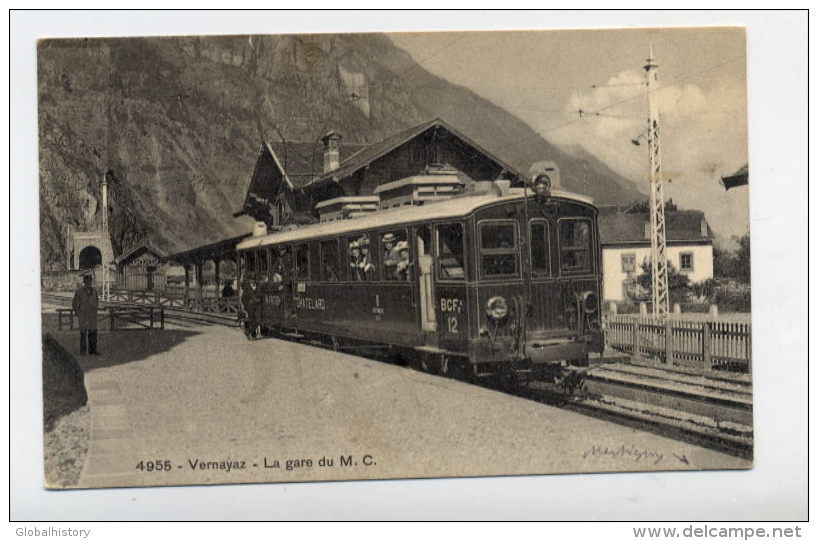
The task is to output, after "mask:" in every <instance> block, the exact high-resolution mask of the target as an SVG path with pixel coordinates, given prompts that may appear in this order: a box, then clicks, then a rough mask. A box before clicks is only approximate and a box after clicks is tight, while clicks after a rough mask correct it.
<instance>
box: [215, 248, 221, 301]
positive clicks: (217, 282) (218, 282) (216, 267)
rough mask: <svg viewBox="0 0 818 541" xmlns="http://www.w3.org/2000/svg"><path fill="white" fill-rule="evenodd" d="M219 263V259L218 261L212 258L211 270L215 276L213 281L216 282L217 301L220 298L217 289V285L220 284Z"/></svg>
mask: <svg viewBox="0 0 818 541" xmlns="http://www.w3.org/2000/svg"><path fill="white" fill-rule="evenodd" d="M219 263H221V259H219V258H218V257H214V258H213V266H214V269H213V270H214V271H215V274H216V277H215V281H216V298H217V299H218V298H219V297H221V296H222V294H221V290H220V289H219V285H220V284H221V279H220V278H219Z"/></svg>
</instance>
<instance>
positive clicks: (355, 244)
mask: <svg viewBox="0 0 818 541" xmlns="http://www.w3.org/2000/svg"><path fill="white" fill-rule="evenodd" d="M360 247H361V245H360V243H359V242H358V241H357V240H353V241H352V242H350V243H349V249H350V250H352V249H353V248H360Z"/></svg>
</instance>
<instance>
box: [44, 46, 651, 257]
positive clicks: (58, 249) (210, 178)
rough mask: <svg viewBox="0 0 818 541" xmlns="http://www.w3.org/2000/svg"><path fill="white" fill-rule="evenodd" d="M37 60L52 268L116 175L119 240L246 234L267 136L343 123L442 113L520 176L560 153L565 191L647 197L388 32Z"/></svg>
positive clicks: (98, 49)
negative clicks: (247, 196) (434, 71)
mask: <svg viewBox="0 0 818 541" xmlns="http://www.w3.org/2000/svg"><path fill="white" fill-rule="evenodd" d="M38 64H39V130H40V142H41V143H40V169H41V173H40V192H41V198H40V233H41V258H42V264H43V268H44V269H57V268H61V266H62V265H63V264H64V257H63V256H62V254H64V243H65V235H64V230H65V227H66V226H67V225H70V226H71V227H72V228H74V229H79V230H82V229H89V228H92V227H94V224H95V223H97V222H98V220H99V216H100V211H101V208H100V203H99V182H100V180H101V178H102V175H103V174H104V173H105V172H106V171H111V172H112V174H113V176H114V177H115V179H116V180H115V182H114V183H113V185H112V187H111V209H112V214H111V230H112V237H113V239H112V240H113V244H114V250H115V251H116V252H117V253H121V252H122V251H124V250H126V249H128V248H130V247H132V246H134V245H135V244H138V243H140V242H145V241H147V242H151V243H152V244H154V245H155V246H156V247H157V248H159V249H160V250H164V251H166V252H172V251H178V250H182V249H186V248H189V247H193V246H196V245H199V244H202V243H206V242H210V241H215V240H218V239H220V238H224V237H226V236H230V235H236V234H239V233H242V232H244V231H245V230H246V227H247V225H246V223H242V222H239V221H237V220H235V219H233V218H232V213H233V212H235V211H236V210H238V209H239V207H240V206H241V203H242V201H243V198H244V193H245V191H246V189H247V185H248V183H249V179H250V176H251V174H252V171H253V166H254V163H255V159H256V155H257V150H258V148H259V146H260V141H261V139H262V138H267V139H269V140H271V141H278V140H280V138H281V137H282V136H283V137H284V138H285V139H286V140H288V141H304V142H310V143H312V142H314V141H315V140H316V138H317V137H318V136H320V135H321V134H323V133H325V132H326V131H327V130H329V129H333V130H336V131H338V132H339V133H341V134H342V135H343V137H344V139H345V140H346V141H354V142H361V143H368V142H374V141H378V140H380V139H383V138H385V137H387V136H389V135H391V134H393V133H395V132H397V131H399V130H402V129H405V128H407V127H410V126H413V125H416V124H419V123H421V122H424V121H426V120H429V119H431V118H434V117H437V116H440V117H442V118H444V119H445V120H446V121H447V122H449V123H451V124H452V125H454V126H455V127H457V128H458V129H460V130H461V131H463V132H464V133H466V134H467V135H469V136H470V137H473V138H474V139H475V140H476V141H477V142H478V143H480V144H481V145H484V146H485V147H486V148H487V149H489V150H491V151H493V152H495V153H496V154H497V155H498V156H500V157H502V158H503V159H505V160H507V161H509V162H510V163H511V164H512V165H514V166H515V167H517V168H519V169H520V170H522V171H527V170H528V167H529V166H530V164H531V163H533V162H535V161H540V160H544V159H550V160H554V161H556V162H557V163H558V164H559V165H560V168H561V171H562V178H563V186H564V187H565V188H566V189H569V190H573V191H577V192H580V193H585V194H587V195H590V196H592V197H594V198H595V199H596V200H597V201H598V202H600V203H617V202H621V203H624V202H627V201H631V200H633V199H638V198H640V195H639V193H638V191H637V189H636V188H635V186H634V185H633V184H632V183H631V182H630V181H628V180H627V179H624V178H622V177H620V176H618V175H616V173H614V172H613V171H611V170H609V169H607V168H606V167H605V166H604V165H603V164H601V163H599V162H598V160H596V159H595V158H594V157H593V156H590V155H587V154H585V155H581V156H578V155H571V154H569V153H566V152H563V151H562V150H561V149H559V148H557V147H555V146H553V145H551V144H550V143H548V142H547V141H545V140H544V139H543V138H542V137H540V136H539V135H537V134H536V133H535V132H534V131H533V130H532V129H531V128H530V127H529V126H528V125H526V124H525V123H524V122H523V121H521V120H520V119H517V118H515V117H514V116H512V115H510V114H509V113H507V112H505V111H504V110H502V109H500V108H498V107H496V106H494V105H493V104H491V103H490V102H488V101H487V100H485V99H483V98H480V97H479V96H477V95H476V94H474V93H473V92H471V91H469V90H468V89H465V88H462V87H459V86H456V85H452V84H451V83H448V82H446V81H444V80H442V79H440V78H438V77H436V76H434V75H431V74H430V73H428V72H426V71H425V70H424V69H423V68H421V67H419V66H417V65H416V64H415V63H414V61H413V60H412V58H411V57H410V56H409V55H408V54H407V53H405V52H404V51H403V50H401V49H399V48H397V47H396V46H394V45H393V44H392V42H391V41H390V40H389V38H388V37H387V36H385V35H380V34H366V35H362V34H359V35H355V34H347V35H301V36H261V37H259V36H252V37H250V36H224V37H176V38H153V39H136V38H135V39H119V40H116V39H76V40H51V41H43V42H41V43H40V45H39V51H38Z"/></svg>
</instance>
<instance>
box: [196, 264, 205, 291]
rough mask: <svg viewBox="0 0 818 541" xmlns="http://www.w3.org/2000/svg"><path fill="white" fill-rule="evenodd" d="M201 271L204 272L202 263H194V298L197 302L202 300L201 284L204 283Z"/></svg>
mask: <svg viewBox="0 0 818 541" xmlns="http://www.w3.org/2000/svg"><path fill="white" fill-rule="evenodd" d="M203 270H204V262H202V261H197V262H196V296H197V298H198V299H199V301H201V300H202V282H203V281H204V279H203V278H204V275H203V272H202V271H203Z"/></svg>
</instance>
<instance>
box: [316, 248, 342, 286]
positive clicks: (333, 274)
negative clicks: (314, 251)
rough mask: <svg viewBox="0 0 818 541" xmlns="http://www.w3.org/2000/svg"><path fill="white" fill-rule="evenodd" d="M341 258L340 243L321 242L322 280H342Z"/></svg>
mask: <svg viewBox="0 0 818 541" xmlns="http://www.w3.org/2000/svg"><path fill="white" fill-rule="evenodd" d="M340 272H341V269H340V258H339V254H338V241H337V240H325V241H322V242H321V280H322V281H324V282H337V281H338V280H340Z"/></svg>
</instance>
